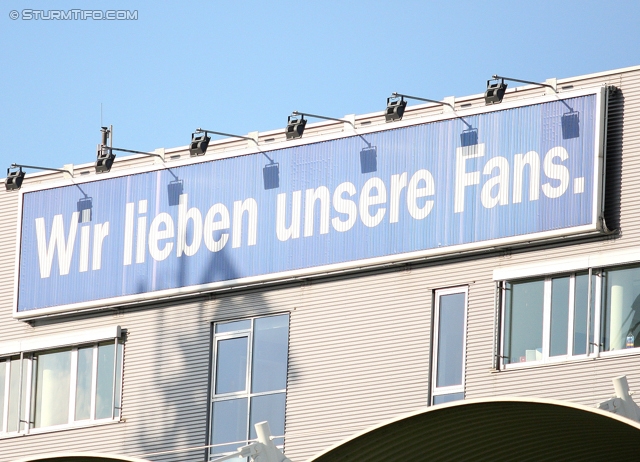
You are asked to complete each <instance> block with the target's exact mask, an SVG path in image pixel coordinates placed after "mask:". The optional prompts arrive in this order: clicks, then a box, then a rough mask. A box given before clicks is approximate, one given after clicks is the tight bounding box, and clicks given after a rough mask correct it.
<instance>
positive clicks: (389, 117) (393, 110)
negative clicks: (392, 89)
mask: <svg viewBox="0 0 640 462" xmlns="http://www.w3.org/2000/svg"><path fill="white" fill-rule="evenodd" d="M406 107H407V102H406V101H405V100H404V98H403V97H400V99H396V98H395V97H393V96H390V97H389V98H387V110H386V111H385V113H384V120H385V121H386V122H394V121H396V120H401V119H402V116H403V115H404V110H405V108H406Z"/></svg>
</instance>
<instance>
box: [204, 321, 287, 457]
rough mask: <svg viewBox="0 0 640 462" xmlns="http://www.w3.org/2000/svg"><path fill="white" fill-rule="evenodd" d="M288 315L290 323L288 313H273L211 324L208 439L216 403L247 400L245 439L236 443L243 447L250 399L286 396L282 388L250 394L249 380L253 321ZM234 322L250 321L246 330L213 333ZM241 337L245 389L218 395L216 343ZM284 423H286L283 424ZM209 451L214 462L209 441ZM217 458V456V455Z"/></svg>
mask: <svg viewBox="0 0 640 462" xmlns="http://www.w3.org/2000/svg"><path fill="white" fill-rule="evenodd" d="M285 314H286V315H288V316H289V322H291V314H290V313H275V314H268V315H264V316H254V317H250V318H242V319H231V320H225V321H219V322H215V323H213V358H212V360H211V400H210V402H209V412H210V415H211V417H210V419H209V421H210V422H209V428H208V432H209V438H211V432H212V430H213V405H214V404H215V403H217V402H221V401H227V400H231V399H241V398H246V399H247V428H246V435H247V439H246V440H242V441H238V442H237V443H238V444H239V445H244V444H246V441H249V435H250V434H251V429H250V425H251V398H254V397H257V396H265V395H275V394H279V393H284V394H285V396H286V393H287V389H286V388H283V389H279V390H271V391H266V392H259V393H252V392H251V379H252V369H253V332H254V324H255V320H256V319H261V318H267V317H271V316H281V315H285ZM236 321H240V322H241V321H250V325H249V327H248V328H246V329H237V330H233V331H228V332H221V333H216V332H215V328H216V326H217V325H221V324H227V323H230V322H236ZM243 337H247V349H248V351H247V371H246V377H245V389H244V390H241V391H233V392H229V393H219V394H216V374H217V365H218V343H219V342H220V341H221V340H229V339H234V338H243ZM287 345H288V339H287ZM288 358H289V350H288V346H287V362H288ZM288 373H289V371H288V367H287V375H288ZM285 423H286V422H285ZM273 437H274V438H283V439H284V435H273ZM232 443H233V442H231V443H222V444H221V445H224V446H227V445H229V444H232ZM209 445H210V446H209V451H208V453H207V454H208V459H207V460H211V461H215V460H216V459H212V457H214V456H213V455H212V453H213V452H214V449H215V447H214V446H213V445H212V444H211V441H210V442H209ZM276 447H277V448H278V449H281V450H282V449H283V446H282V445H278V446H276ZM218 456H219V455H218Z"/></svg>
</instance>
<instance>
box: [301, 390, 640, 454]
mask: <svg viewBox="0 0 640 462" xmlns="http://www.w3.org/2000/svg"><path fill="white" fill-rule="evenodd" d="M421 460H424V461H429V462H433V461H454V460H455V461H459V460H460V461H462V460H474V461H479V460H480V461H481V460H487V461H498V460H514V461H516V460H517V461H519V462H524V461H540V460H554V461H560V460H562V461H565V460H577V461H586V460H598V461H600V460H602V461H614V460H616V461H617V460H620V461H631V460H640V424H638V423H637V422H634V421H631V420H629V419H625V418H623V417H619V416H617V415H615V414H613V413H610V412H605V411H601V410H598V409H595V408H589V407H586V406H581V405H576V404H572V403H567V402H563V401H554V400H537V399H524V398H501V399H478V400H467V401H458V402H455V403H448V404H444V405H440V406H433V407H429V408H425V409H422V410H419V411H417V412H413V413H411V414H407V415H404V416H401V417H398V418H395V419H393V420H391V421H388V422H385V423H382V424H380V425H376V426H375V427H373V428H371V429H369V430H367V431H364V432H362V433H360V434H357V435H355V436H353V437H351V438H349V439H347V440H345V441H343V442H341V443H339V444H337V445H335V446H334V447H332V448H330V449H327V450H326V451H323V452H322V453H320V454H318V455H316V456H314V457H312V458H311V459H309V461H308V462H339V461H358V462H369V461H370V462H374V461H375V462H381V461H384V462H395V461H398V462H407V461H421Z"/></svg>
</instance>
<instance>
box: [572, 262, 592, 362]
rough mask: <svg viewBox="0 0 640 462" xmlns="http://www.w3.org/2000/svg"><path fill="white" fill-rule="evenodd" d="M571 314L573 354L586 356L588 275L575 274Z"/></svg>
mask: <svg viewBox="0 0 640 462" xmlns="http://www.w3.org/2000/svg"><path fill="white" fill-rule="evenodd" d="M574 300H575V301H574V312H573V354H574V355H585V354H587V325H588V322H589V306H588V303H589V274H588V273H583V274H576V292H575V299H574Z"/></svg>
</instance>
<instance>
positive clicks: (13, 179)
mask: <svg viewBox="0 0 640 462" xmlns="http://www.w3.org/2000/svg"><path fill="white" fill-rule="evenodd" d="M24 175H25V172H23V171H22V167H20V169H19V170H16V171H13V172H12V171H10V169H7V179H6V180H5V183H4V185H5V187H6V188H7V191H15V190H18V189H20V187H22V181H23V180H24Z"/></svg>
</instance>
